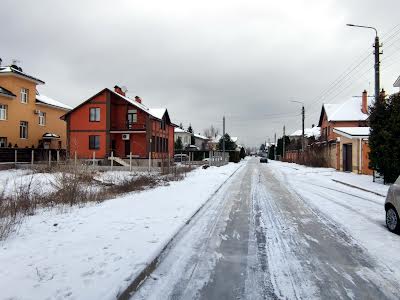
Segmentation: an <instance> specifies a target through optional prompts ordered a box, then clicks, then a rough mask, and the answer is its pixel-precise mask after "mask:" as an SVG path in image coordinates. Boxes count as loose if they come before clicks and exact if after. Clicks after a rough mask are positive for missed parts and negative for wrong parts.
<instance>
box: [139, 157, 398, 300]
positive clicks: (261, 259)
mask: <svg viewBox="0 0 400 300" xmlns="http://www.w3.org/2000/svg"><path fill="white" fill-rule="evenodd" d="M332 173H334V171H332V170H330V171H329V170H327V169H325V170H323V169H312V168H304V167H293V166H292V165H290V164H284V163H277V162H272V163H269V164H267V165H261V164H260V163H259V162H258V160H256V159H252V160H250V161H249V162H248V163H247V165H246V166H245V167H244V168H242V169H241V170H240V171H239V172H238V173H237V175H236V176H235V177H234V178H233V179H232V180H231V181H230V183H229V185H227V186H226V187H224V188H223V189H221V190H220V191H219V192H218V193H217V194H216V195H215V196H214V198H213V199H212V200H211V201H209V202H208V203H207V204H206V206H205V207H204V208H203V209H202V211H201V212H200V213H199V214H198V215H197V216H196V217H195V219H194V220H193V221H192V222H191V223H190V225H189V226H187V227H186V228H185V229H184V230H183V231H182V232H180V233H179V235H178V236H177V238H176V239H175V241H174V242H173V243H172V244H171V245H170V247H169V248H168V249H167V250H166V251H165V253H164V254H163V257H162V259H161V263H160V265H159V266H158V268H157V269H156V270H155V271H154V272H153V274H152V275H151V276H150V277H149V278H148V279H147V280H146V282H145V283H144V284H143V286H142V287H141V288H140V289H139V290H138V291H137V292H136V293H135V294H134V296H133V299H166V298H169V299H264V298H267V299H398V298H399V295H400V293H399V291H400V259H399V255H398V250H399V249H400V237H399V236H397V235H393V234H391V233H389V232H388V231H387V230H386V228H385V227H384V211H383V201H384V198H383V197H380V196H378V195H375V194H372V193H368V192H364V191H361V190H358V189H354V188H351V187H348V186H344V185H341V184H339V183H336V182H333V181H332V180H331V179H332V178H331V177H332ZM354 176H356V175H354Z"/></svg>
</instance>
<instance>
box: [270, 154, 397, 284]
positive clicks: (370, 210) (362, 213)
mask: <svg viewBox="0 0 400 300" xmlns="http://www.w3.org/2000/svg"><path fill="white" fill-rule="evenodd" d="M268 167H269V168H270V169H271V170H272V171H273V172H274V175H275V176H276V177H277V178H280V180H281V181H282V182H284V183H285V184H287V185H288V187H289V189H291V190H292V191H293V192H294V193H295V194H296V195H298V196H300V197H301V198H302V199H303V200H304V201H305V202H306V203H308V204H309V205H311V207H314V208H316V214H320V212H322V214H324V215H325V216H326V219H332V220H333V221H334V222H335V223H336V224H339V226H341V227H342V228H343V229H344V230H345V231H346V232H348V233H349V235H350V236H351V237H352V238H353V239H354V240H355V241H357V243H358V244H360V245H361V246H362V247H364V248H365V249H366V250H367V251H368V252H369V253H370V254H371V255H372V256H373V257H375V258H376V259H377V261H380V262H381V263H382V264H383V265H386V266H387V267H388V268H389V269H390V270H391V271H392V272H393V273H394V275H395V277H397V278H400V255H399V249H400V236H398V235H396V234H393V233H390V232H389V231H388V229H387V228H386V225H385V210H384V202H385V197H383V196H379V195H376V194H373V193H370V192H366V191H362V190H359V189H356V188H353V187H349V186H346V185H343V184H341V183H337V182H334V181H333V180H332V179H340V180H341V181H343V182H346V183H348V184H352V185H357V186H359V187H361V188H363V189H365V190H370V191H374V192H377V191H379V193H382V194H383V195H386V194H387V190H388V188H389V186H386V185H383V184H379V183H374V182H372V177H371V176H365V175H357V174H352V173H343V172H338V171H335V170H333V169H324V168H309V167H304V166H300V165H296V164H289V163H282V162H274V161H272V162H271V163H270V164H269V165H268Z"/></svg>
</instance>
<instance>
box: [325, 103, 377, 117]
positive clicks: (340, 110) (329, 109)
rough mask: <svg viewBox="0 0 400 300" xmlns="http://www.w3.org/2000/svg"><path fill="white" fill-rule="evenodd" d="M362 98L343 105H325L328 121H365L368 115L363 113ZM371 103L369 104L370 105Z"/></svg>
mask: <svg viewBox="0 0 400 300" xmlns="http://www.w3.org/2000/svg"><path fill="white" fill-rule="evenodd" d="M361 103H362V98H361V97H357V98H351V99H349V100H347V101H345V102H343V103H341V104H324V106H323V107H324V109H325V112H326V116H327V118H328V121H365V120H367V118H368V114H364V113H363V112H362V111H361ZM369 104H370V103H367V105H369Z"/></svg>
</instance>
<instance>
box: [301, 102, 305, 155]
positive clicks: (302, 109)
mask: <svg viewBox="0 0 400 300" xmlns="http://www.w3.org/2000/svg"><path fill="white" fill-rule="evenodd" d="M305 114H306V111H305V109H304V104H303V106H302V107H301V119H302V134H301V151H302V152H304V119H305Z"/></svg>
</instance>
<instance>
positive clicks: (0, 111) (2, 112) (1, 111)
mask: <svg viewBox="0 0 400 300" xmlns="http://www.w3.org/2000/svg"><path fill="white" fill-rule="evenodd" d="M7 109H8V106H7V105H5V104H0V121H5V120H7Z"/></svg>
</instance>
